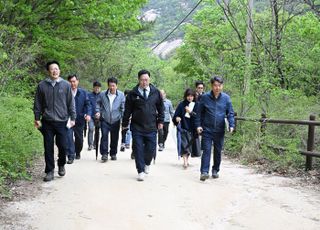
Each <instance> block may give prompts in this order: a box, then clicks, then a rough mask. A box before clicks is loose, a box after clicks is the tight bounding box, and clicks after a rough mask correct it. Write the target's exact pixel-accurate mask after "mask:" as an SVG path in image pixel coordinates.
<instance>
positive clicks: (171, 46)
mask: <svg viewBox="0 0 320 230" xmlns="http://www.w3.org/2000/svg"><path fill="white" fill-rule="evenodd" d="M182 42H183V40H182V39H181V38H178V39H175V40H171V41H164V42H163V43H161V44H160V45H159V46H158V47H157V48H156V49H154V51H153V52H154V53H155V54H156V55H158V56H159V57H160V58H162V59H166V58H168V57H169V56H170V54H172V52H173V51H174V50H175V49H177V48H178V47H179V46H181V45H182Z"/></svg>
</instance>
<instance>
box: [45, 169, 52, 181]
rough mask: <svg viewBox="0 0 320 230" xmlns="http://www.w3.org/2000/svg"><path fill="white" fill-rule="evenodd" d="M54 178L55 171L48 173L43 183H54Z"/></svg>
mask: <svg viewBox="0 0 320 230" xmlns="http://www.w3.org/2000/svg"><path fill="white" fill-rule="evenodd" d="M53 178H54V173H53V170H52V171H51V172H48V173H47V174H46V176H45V177H44V178H43V181H45V182H48V181H52V180H53Z"/></svg>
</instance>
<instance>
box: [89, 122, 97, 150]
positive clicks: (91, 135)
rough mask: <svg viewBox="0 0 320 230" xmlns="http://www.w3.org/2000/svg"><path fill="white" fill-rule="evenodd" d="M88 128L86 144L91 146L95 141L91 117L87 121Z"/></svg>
mask: <svg viewBox="0 0 320 230" xmlns="http://www.w3.org/2000/svg"><path fill="white" fill-rule="evenodd" d="M88 128H89V132H88V146H93V145H94V143H96V142H95V140H94V139H93V132H94V119H93V118H92V119H91V120H90V121H89V122H88Z"/></svg>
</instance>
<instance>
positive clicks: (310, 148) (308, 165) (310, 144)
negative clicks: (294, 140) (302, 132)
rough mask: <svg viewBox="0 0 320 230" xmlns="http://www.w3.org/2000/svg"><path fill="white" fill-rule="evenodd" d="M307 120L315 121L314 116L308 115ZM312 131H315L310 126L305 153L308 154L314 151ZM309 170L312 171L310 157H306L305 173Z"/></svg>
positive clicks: (312, 126)
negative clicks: (307, 152)
mask: <svg viewBox="0 0 320 230" xmlns="http://www.w3.org/2000/svg"><path fill="white" fill-rule="evenodd" d="M309 120H310V121H315V120H316V116H315V115H310V117H309ZM314 131H315V126H314V125H311V124H310V125H309V128H308V143H307V151H310V152H312V151H313V150H314ZM311 169H312V156H306V171H308V170H311Z"/></svg>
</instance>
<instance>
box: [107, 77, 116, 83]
mask: <svg viewBox="0 0 320 230" xmlns="http://www.w3.org/2000/svg"><path fill="white" fill-rule="evenodd" d="M107 82H108V85H109V83H115V84H116V85H118V79H117V78H115V77H109V78H108V80H107Z"/></svg>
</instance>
